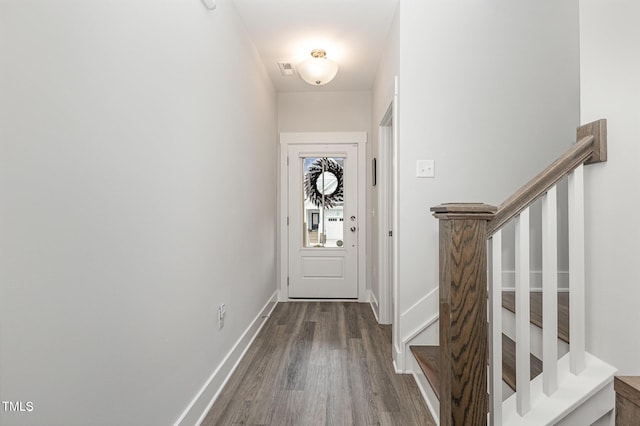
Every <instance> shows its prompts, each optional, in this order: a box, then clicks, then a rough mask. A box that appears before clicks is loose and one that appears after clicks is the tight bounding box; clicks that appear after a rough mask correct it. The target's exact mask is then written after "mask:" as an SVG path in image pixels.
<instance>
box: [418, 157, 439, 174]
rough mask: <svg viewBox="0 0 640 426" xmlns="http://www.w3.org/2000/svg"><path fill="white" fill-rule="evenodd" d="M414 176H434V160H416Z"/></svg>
mask: <svg viewBox="0 0 640 426" xmlns="http://www.w3.org/2000/svg"><path fill="white" fill-rule="evenodd" d="M416 176H417V177H419V178H432V177H435V161H434V160H418V161H417V172H416Z"/></svg>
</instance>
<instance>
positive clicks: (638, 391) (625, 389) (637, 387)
mask: <svg viewBox="0 0 640 426" xmlns="http://www.w3.org/2000/svg"><path fill="white" fill-rule="evenodd" d="M613 386H614V388H615V390H616V393H617V394H618V395H622V396H623V397H624V398H626V399H627V400H629V401H631V402H633V403H634V404H636V405H638V406H640V377H639V376H616V377H615V379H614V382H613Z"/></svg>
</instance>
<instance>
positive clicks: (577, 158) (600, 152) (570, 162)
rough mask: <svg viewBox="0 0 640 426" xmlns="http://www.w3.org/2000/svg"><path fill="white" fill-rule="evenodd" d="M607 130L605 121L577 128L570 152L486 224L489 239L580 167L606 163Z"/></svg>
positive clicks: (522, 189)
mask: <svg viewBox="0 0 640 426" xmlns="http://www.w3.org/2000/svg"><path fill="white" fill-rule="evenodd" d="M606 128H607V121H606V120H604V119H602V120H598V121H594V122H592V123H588V124H585V125H583V126H580V127H578V131H577V135H578V142H577V143H576V144H575V145H573V146H572V147H571V149H569V150H568V151H567V152H566V153H565V154H564V155H563V156H562V157H560V158H558V159H557V160H556V161H554V162H553V163H552V164H551V165H550V166H549V167H547V168H546V169H545V170H544V171H543V172H542V173H540V174H538V175H537V176H536V177H534V178H533V179H531V180H530V181H529V182H528V183H527V184H525V185H524V186H523V187H522V188H520V189H519V190H518V191H516V192H515V193H514V194H513V195H512V196H511V197H509V198H508V199H507V200H505V202H503V203H502V204H500V206H498V211H497V212H496V213H495V215H494V217H493V219H492V220H491V221H490V222H489V223H488V224H487V234H488V237H490V236H491V235H493V234H494V233H495V232H496V231H497V230H498V229H501V228H502V227H503V226H504V225H505V224H506V223H507V222H509V221H510V220H511V219H513V218H514V217H515V216H517V215H518V214H520V213H521V212H522V211H523V210H524V209H526V208H527V207H528V206H530V205H531V204H532V203H533V202H534V201H536V200H537V199H538V198H539V197H540V196H541V195H542V194H544V193H545V192H547V191H548V190H549V188H551V187H552V186H554V185H555V184H556V183H558V181H559V180H560V179H562V178H563V177H564V176H566V175H567V174H569V173H571V172H572V171H573V170H575V168H576V167H578V166H579V165H580V164H585V163H586V164H593V163H599V162H604V161H607V137H606V135H607V133H606Z"/></svg>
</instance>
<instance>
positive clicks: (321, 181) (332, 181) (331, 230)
mask: <svg viewBox="0 0 640 426" xmlns="http://www.w3.org/2000/svg"><path fill="white" fill-rule="evenodd" d="M288 157H289V162H288V167H287V169H288V170H287V171H288V182H287V183H288V185H287V186H288V200H289V202H288V213H287V215H288V217H289V226H288V246H289V256H288V257H289V273H288V277H289V291H288V296H289V297H290V298H331V299H351V298H353V299H355V298H357V297H358V247H357V246H358V146H357V144H349V145H347V144H345V145H318V144H313V145H290V146H289V147H288Z"/></svg>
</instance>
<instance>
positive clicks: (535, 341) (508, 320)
mask: <svg viewBox="0 0 640 426" xmlns="http://www.w3.org/2000/svg"><path fill="white" fill-rule="evenodd" d="M529 330H530V335H531V354H532V355H533V356H535V357H536V358H538V359H542V329H541V328H540V327H538V326H537V325H534V324H530V327H529ZM502 333H503V334H504V335H505V336H507V337H508V338H510V339H511V340H516V314H514V313H513V312H511V311H510V310H508V309H505V308H503V309H502ZM568 352H569V344H568V343H567V342H565V341H563V340H561V339H558V359H560V358H561V357H563V356H564V355H566V354H567V353H568Z"/></svg>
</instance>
